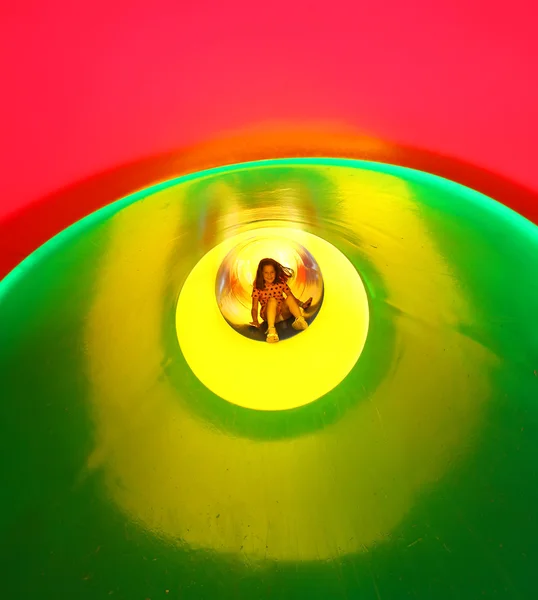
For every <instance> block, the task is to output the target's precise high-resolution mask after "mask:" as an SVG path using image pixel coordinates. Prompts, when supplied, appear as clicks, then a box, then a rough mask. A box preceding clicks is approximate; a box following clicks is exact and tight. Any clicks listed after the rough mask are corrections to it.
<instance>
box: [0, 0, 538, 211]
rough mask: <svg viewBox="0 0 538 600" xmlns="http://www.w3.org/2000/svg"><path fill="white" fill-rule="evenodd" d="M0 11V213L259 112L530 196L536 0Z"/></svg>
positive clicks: (535, 120)
mask: <svg viewBox="0 0 538 600" xmlns="http://www.w3.org/2000/svg"><path fill="white" fill-rule="evenodd" d="M2 4H3V6H2V8H1V9H0V11H1V13H0V57H1V58H0V60H1V61H2V65H1V67H2V80H3V82H4V85H3V86H2V88H3V92H2V95H1V97H0V104H1V109H2V110H1V119H2V132H1V136H2V137H1V139H2V145H1V148H2V156H1V160H2V162H1V164H2V180H1V186H2V194H1V196H0V203H1V205H0V219H2V217H4V218H5V217H6V216H7V215H8V214H9V213H11V212H13V211H14V210H15V209H19V208H21V207H24V206H27V205H28V204H29V203H31V202H32V201H34V200H37V199H39V198H41V197H42V196H44V195H45V194H49V193H51V192H53V191H55V190H57V189H59V188H61V187H63V186H65V185H67V184H70V183H73V182H76V181H78V180H80V179H81V178H86V177H88V176H91V175H93V174H96V173H99V172H101V171H103V170H105V169H110V168H113V167H115V166H118V165H122V164H124V163H126V162H131V161H134V160H137V159H141V158H144V157H148V156H152V155H155V154H157V153H160V152H163V151H169V150H174V149H180V148H183V147H186V146H189V145H192V144H195V143H199V142H203V141H206V140H210V139H212V138H214V137H215V136H217V135H223V134H227V133H229V132H234V131H237V130H240V129H241V128H244V127H248V126H252V125H257V124H260V123H265V124H267V123H270V122H273V121H278V122H291V123H295V124H297V123H302V122H307V123H318V122H322V123H325V124H327V123H329V124H331V123H335V124H344V125H345V126H347V127H351V128H355V129H356V130H357V131H359V132H364V133H367V134H369V135H373V136H377V137H380V138H382V139H386V140H390V141H393V142H396V143H403V144H406V145H410V146H415V147H419V148H424V149H428V150H431V151H434V152H439V153H442V154H447V155H449V156H453V157H456V158H459V159H463V160H465V161H468V162H471V163H473V164H475V165H477V166H480V167H485V168H487V169H489V170H491V171H493V172H494V173H497V174H500V175H504V176H507V177H509V178H511V179H513V180H514V181H515V182H516V183H519V184H521V185H523V186H526V187H528V188H530V189H531V190H534V191H538V168H537V158H538V152H537V150H536V136H537V133H538V66H537V65H538V35H537V34H536V23H537V13H538V9H537V8H536V7H535V6H534V4H535V3H534V2H533V0H512V1H511V2H495V1H491V2H482V1H480V0H479V1H477V2H469V0H451V1H450V2H448V1H447V2H441V3H437V2H432V1H431V0H415V1H409V2H403V1H397V0H386V1H381V0H380V1H379V2H364V1H362V2H361V1H356V0H355V1H349V2H347V1H343V0H333V1H331V2H314V1H311V2H305V1H297V2H293V1H292V0H287V1H283V0H272V1H271V2H267V3H254V2H247V1H246V0H237V1H232V2H218V1H217V0H214V1H213V2H209V1H208V0H197V1H196V2H192V1H191V2H189V1H188V0H185V1H181V0H180V1H178V0H174V1H172V0H154V1H152V2H149V1H144V2H142V1H137V0H130V1H124V0H118V1H114V0H107V1H103V0H94V1H93V2H91V3H84V4H78V3H76V2H72V1H71V0H49V2H46V3H45V2H41V1H33V0H31V1H29V2H20V3H18V2H3V3H2Z"/></svg>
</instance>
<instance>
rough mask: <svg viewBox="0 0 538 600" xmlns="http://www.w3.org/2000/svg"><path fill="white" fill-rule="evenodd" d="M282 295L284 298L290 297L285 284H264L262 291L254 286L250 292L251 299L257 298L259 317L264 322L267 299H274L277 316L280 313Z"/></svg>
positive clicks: (288, 289)
mask: <svg viewBox="0 0 538 600" xmlns="http://www.w3.org/2000/svg"><path fill="white" fill-rule="evenodd" d="M284 294H286V296H289V295H291V290H290V288H289V286H288V284H287V283H271V284H267V283H266V284H265V289H263V290H259V289H258V288H257V287H256V286H254V289H253V290H252V297H253V298H257V299H258V300H259V301H260V304H261V310H260V316H261V318H262V319H263V320H264V321H265V319H266V315H267V303H268V302H269V298H276V301H277V307H276V314H277V316H278V315H279V314H281V312H282V304H283V303H284Z"/></svg>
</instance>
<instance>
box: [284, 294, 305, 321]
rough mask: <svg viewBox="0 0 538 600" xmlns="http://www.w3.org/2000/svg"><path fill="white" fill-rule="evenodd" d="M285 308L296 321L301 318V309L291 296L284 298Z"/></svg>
mask: <svg viewBox="0 0 538 600" xmlns="http://www.w3.org/2000/svg"><path fill="white" fill-rule="evenodd" d="M286 306H287V307H288V309H289V311H290V313H291V314H292V315H293V316H294V317H295V318H296V319H297V318H298V317H302V316H303V315H302V314H301V309H300V308H299V304H297V300H296V299H295V298H294V297H293V296H288V297H287V298H286Z"/></svg>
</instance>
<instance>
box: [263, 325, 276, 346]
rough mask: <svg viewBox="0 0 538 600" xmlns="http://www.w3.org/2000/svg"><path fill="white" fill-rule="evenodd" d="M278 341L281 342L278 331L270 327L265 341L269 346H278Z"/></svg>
mask: <svg viewBox="0 0 538 600" xmlns="http://www.w3.org/2000/svg"><path fill="white" fill-rule="evenodd" d="M271 330H272V332H271ZM270 332H271V333H270ZM278 340H279V338H278V334H277V332H276V329H275V328H274V327H269V329H268V330H267V337H266V339H265V341H266V342H268V343H269V344H276V343H277V342H278Z"/></svg>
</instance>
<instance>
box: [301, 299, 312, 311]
mask: <svg viewBox="0 0 538 600" xmlns="http://www.w3.org/2000/svg"><path fill="white" fill-rule="evenodd" d="M311 304H312V298H308V300H305V301H304V302H301V308H302V309H303V310H308V309H309V308H310V305H311Z"/></svg>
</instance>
